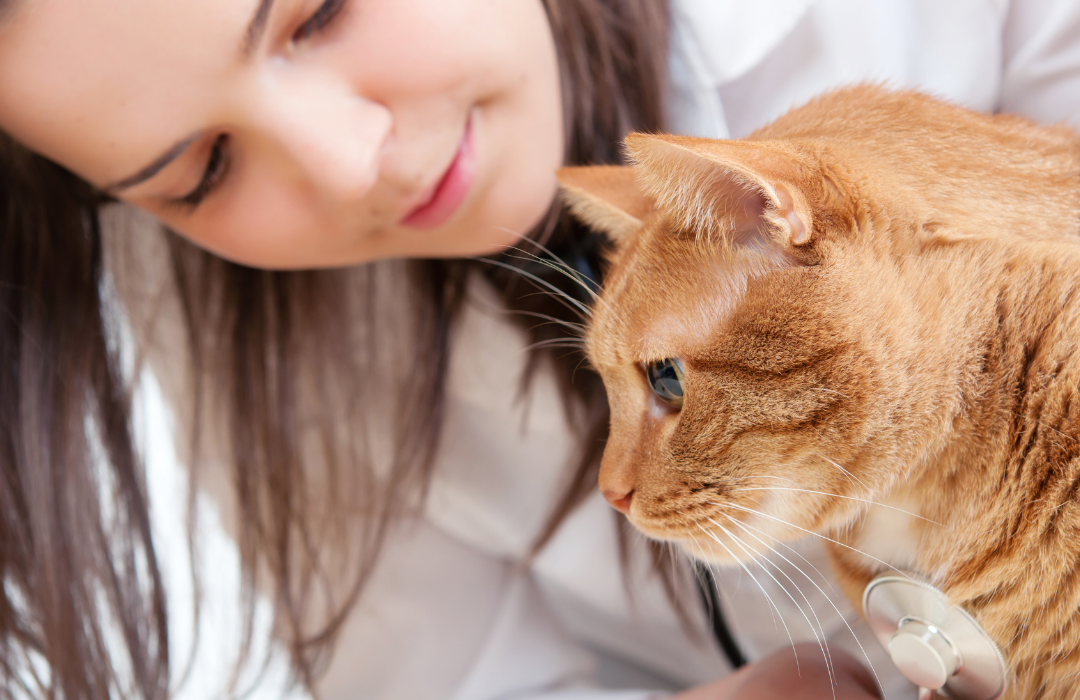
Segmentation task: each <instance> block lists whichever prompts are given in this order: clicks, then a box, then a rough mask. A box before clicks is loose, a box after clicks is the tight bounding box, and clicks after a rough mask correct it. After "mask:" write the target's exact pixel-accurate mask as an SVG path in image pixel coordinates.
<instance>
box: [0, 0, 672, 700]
mask: <svg viewBox="0 0 1080 700" xmlns="http://www.w3.org/2000/svg"><path fill="white" fill-rule="evenodd" d="M544 4H545V7H546V9H547V11H548V16H549V18H550V21H551V26H552V29H553V33H554V36H555V41H556V44H557V47H558V51H559V57H560V70H561V74H562V90H563V95H564V102H565V104H566V127H567V128H566V133H567V134H568V143H567V152H566V160H567V162H569V163H607V162H617V161H619V160H620V158H621V152H620V147H619V143H620V141H621V139H622V137H623V136H624V135H625V134H626V133H627V132H628V131H631V130H657V129H659V128H661V126H662V124H663V110H662V101H663V95H664V89H665V79H664V77H665V74H666V61H665V58H666V53H667V26H668V22H667V6H666V3H665V2H661V1H658V0H544ZM102 201H103V200H102V198H101V197H99V196H98V195H97V193H95V192H94V191H93V190H92V188H90V187H89V186H87V185H86V184H84V183H83V182H81V181H80V180H79V179H78V178H76V177H75V176H73V175H72V174H71V173H69V172H67V171H66V170H64V169H63V168H60V167H59V166H56V165H54V164H52V163H50V162H48V161H46V160H44V159H43V158H40V157H38V156H36V155H33V154H31V153H29V152H28V151H26V150H25V149H23V148H22V147H20V146H19V145H18V144H16V143H14V142H13V141H11V139H10V138H8V137H6V136H4V135H2V134H0V225H2V226H3V227H4V228H3V230H2V231H0V460H2V464H0V575H2V577H3V590H2V591H0V675H2V677H0V681H2V682H3V683H4V684H5V686H6V687H12V688H14V687H20V688H21V690H22V692H24V693H25V694H26V695H28V696H31V697H35V696H38V697H52V698H107V697H117V696H122V697H124V696H126V697H143V698H164V697H165V696H166V695H167V687H168V666H169V650H168V644H167V634H166V630H167V625H166V609H165V598H164V593H163V588H162V583H161V577H160V575H159V572H158V567H157V561H156V558H155V554H154V549H153V544H152V542H151V538H150V526H149V516H148V510H147V503H146V489H145V485H144V483H143V476H142V471H141V465H140V463H139V460H138V457H137V455H136V452H135V450H134V448H133V446H132V439H131V434H130V429H129V422H130V421H129V417H130V416H129V393H128V391H129V389H128V387H127V386H126V384H125V377H127V378H128V379H130V377H129V376H128V375H125V373H124V371H125V368H124V367H123V366H122V364H121V361H120V352H119V348H120V345H121V344H120V342H119V338H118V333H119V328H118V325H119V323H118V321H117V317H116V314H115V313H114V312H113V311H112V310H111V309H112V306H111V305H110V302H109V298H110V291H109V284H108V280H109V277H108V272H107V270H106V269H105V266H104V265H103V251H102V235H101V230H100V223H99V209H100V207H101V205H102ZM533 237H534V238H543V239H544V240H545V242H546V244H547V247H548V248H549V249H551V250H553V251H554V252H555V254H557V255H558V256H560V257H561V258H564V259H566V260H567V261H568V262H570V263H571V264H572V265H573V266H575V267H576V268H578V269H579V270H580V271H582V272H583V273H585V274H589V275H599V274H600V273H601V270H602V265H601V258H602V246H601V245H600V243H599V241H598V239H596V238H595V237H594V236H593V235H592V234H589V233H587V232H586V231H585V230H583V229H582V228H581V227H579V226H578V225H576V224H575V223H573V222H572V221H571V220H570V219H569V218H568V217H567V216H565V215H564V214H563V212H562V211H561V207H560V206H559V205H558V204H555V205H553V208H552V211H551V213H550V215H549V217H548V219H547V220H546V221H545V222H544V224H542V225H541V226H540V227H538V229H537V230H536V231H534V232H533ZM170 240H171V244H170V245H171V250H172V261H173V262H172V273H173V277H174V281H175V284H176V287H177V290H178V292H179V294H178V296H179V299H180V302H181V307H182V310H183V315H184V319H185V321H186V326H187V331H188V334H189V338H190V349H191V359H192V364H193V370H194V376H196V377H199V378H200V380H199V381H198V382H197V385H196V387H195V388H194V391H195V394H196V397H197V402H206V403H210V402H214V403H217V404H218V405H219V407H220V408H221V409H222V411H223V414H222V415H226V416H228V420H229V421H230V423H229V426H228V429H227V430H226V431H223V432H225V433H227V435H228V438H229V443H230V444H229V445H228V448H229V454H230V455H231V460H230V467H229V468H230V477H231V482H232V486H233V487H234V490H235V494H236V499H237V500H236V502H237V506H238V508H237V521H238V522H237V532H238V544H239V548H240V553H241V563H242V570H243V572H244V590H245V597H246V608H247V619H248V621H249V624H248V631H249V633H250V629H251V626H250V620H251V615H252V614H253V609H254V608H253V601H254V593H253V591H254V590H255V589H256V587H261V588H262V590H269V591H271V592H272V602H273V603H274V607H275V611H276V627H275V629H276V631H277V634H278V636H279V637H280V638H281V639H282V640H284V642H285V643H286V644H287V645H288V648H289V651H290V654H291V658H292V662H293V668H294V670H295V673H296V680H298V681H299V682H301V683H303V684H306V685H308V686H309V687H310V686H311V685H312V684H313V681H314V680H315V678H316V676H317V674H318V672H319V669H320V663H321V662H323V661H325V659H326V657H327V654H326V652H327V651H328V650H329V649H330V647H331V645H332V642H333V640H334V637H335V634H336V631H337V629H338V627H339V626H340V623H341V621H342V620H343V618H344V617H345V616H346V614H347V613H348V611H349V609H350V608H351V606H352V605H353V604H354V603H355V601H356V599H357V597H358V596H359V595H360V592H361V591H362V589H363V587H364V584H365V582H366V579H367V577H368V575H369V573H370V572H371V570H372V568H373V567H374V565H375V561H376V558H377V555H378V552H379V549H380V547H381V545H382V543H383V542H384V540H385V538H386V534H387V533H388V532H389V529H390V527H391V526H392V524H393V523H394V522H395V521H396V520H398V519H399V517H400V516H401V515H402V514H403V513H406V512H408V511H409V510H411V509H416V508H418V507H420V506H421V505H422V502H423V496H424V493H425V489H426V486H427V484H428V482H429V481H430V477H431V473H432V465H433V460H434V455H435V451H436V447H437V444H438V439H439V434H440V427H441V424H442V418H443V404H444V401H443V398H444V394H445V384H444V378H445V376H446V369H447V363H448V357H449V352H450V350H449V348H450V336H451V330H452V328H453V325H454V320H455V317H456V314H457V312H458V310H459V309H460V307H461V305H462V302H463V298H464V294H465V288H466V284H467V281H468V279H469V277H470V276H471V275H473V274H476V273H477V272H479V273H480V274H484V275H487V276H488V277H489V278H490V279H491V280H492V281H494V282H495V284H496V286H497V288H498V289H499V290H500V291H501V292H502V294H503V296H504V298H505V301H506V304H507V305H508V306H509V307H510V308H511V309H512V310H517V311H524V312H528V313H526V314H522V315H520V316H518V318H520V319H522V323H524V324H526V326H527V327H528V328H529V330H530V333H531V334H532V335H533V336H534V338H535V339H536V340H537V341H542V340H547V341H552V340H554V341H557V340H558V339H559V338H562V337H566V336H567V335H568V334H567V331H565V330H563V328H564V327H563V326H560V325H557V324H546V325H538V324H536V323H535V318H534V317H532V316H530V315H528V314H531V313H541V314H546V315H549V316H551V317H554V318H557V319H566V317H567V316H568V312H567V311H566V310H565V308H564V307H563V306H562V305H560V304H558V303H556V302H554V301H552V300H551V299H549V298H545V297H543V296H537V295H535V294H532V291H533V290H532V289H531V288H528V287H527V286H525V285H523V284H522V283H521V278H520V276H518V275H514V274H512V273H510V272H508V271H506V270H505V268H502V267H498V266H492V265H490V264H488V263H486V262H480V261H446V260H418V261H413V262H411V263H408V266H407V274H408V277H409V280H410V284H409V288H410V291H409V296H410V298H409V299H406V300H400V299H399V300H396V301H395V303H396V304H398V307H399V308H400V305H402V304H408V305H409V306H410V308H411V309H415V310H416V312H415V314H413V315H412V316H413V327H412V328H410V329H409V332H410V333H411V334H412V338H413V341H414V342H413V343H412V344H411V346H412V347H414V348H415V349H416V350H415V356H414V357H412V358H409V362H410V363H411V365H410V370H411V371H410V372H408V373H407V376H406V377H405V379H403V380H401V382H399V383H398V384H395V385H394V386H395V391H394V392H393V393H394V396H395V400H394V415H395V416H397V418H398V419H397V420H396V421H395V425H397V426H398V432H397V433H396V435H395V436H394V439H393V440H392V441H391V442H392V444H391V446H392V450H391V452H392V459H391V462H392V464H391V465H390V467H389V469H388V470H386V471H385V473H384V472H379V474H380V475H379V476H377V475H376V470H375V468H374V467H373V464H372V459H373V458H372V457H371V455H370V454H368V452H367V451H365V449H364V448H363V444H362V443H363V441H362V440H361V441H359V442H358V441H357V440H355V439H343V438H347V437H349V435H348V434H350V433H356V432H357V431H360V432H362V431H363V430H364V428H363V425H364V423H363V421H364V414H365V411H364V410H363V408H364V404H365V401H366V400H367V399H368V398H372V399H373V400H377V399H379V397H377V396H375V394H377V393H378V392H377V391H376V389H374V388H373V387H372V381H373V375H372V372H374V371H376V370H377V366H376V365H377V358H378V356H379V349H378V347H377V346H378V336H379V332H380V329H379V327H378V324H379V323H380V322H381V320H380V319H379V318H378V317H379V308H380V304H381V303H384V302H385V300H380V299H378V298H377V297H378V289H379V284H378V276H379V274H380V272H379V266H369V267H367V268H362V269H355V270H349V271H322V272H269V271H263V270H255V269H251V268H246V267H242V266H239V265H235V264H232V263H228V262H225V261H223V260H220V259H217V258H214V257H213V256H211V255H209V254H207V253H205V252H203V251H200V250H198V249H196V248H194V247H193V246H191V245H190V244H187V243H185V242H184V241H182V240H181V239H179V238H177V237H171V239H170ZM498 262H502V263H505V264H506V265H510V266H514V267H522V266H526V265H527V264H528V263H527V262H523V261H522V260H520V259H519V258H517V257H514V256H504V258H503V259H502V260H500V261H498ZM541 267H542V266H541ZM543 269H545V270H546V269H547V268H543ZM531 271H532V272H535V271H541V270H540V268H539V267H538V268H537V270H531ZM597 279H598V277H597ZM549 281H550V282H551V283H552V284H554V285H556V286H558V287H560V288H561V289H564V290H565V291H566V293H568V294H580V293H581V292H580V290H577V289H575V285H574V284H572V283H570V282H569V281H567V280H565V279H564V278H561V277H560V276H557V275H555V276H551V277H550V279H549ZM342 299H352V300H354V301H352V302H350V303H340V300H342ZM357 314H359V317H360V318H362V319H365V320H366V322H365V323H360V324H358V323H356V321H355V319H356V318H357ZM346 319H351V320H350V321H349V322H346ZM530 319H531V320H530ZM540 352H543V351H542V350H537V351H536V353H537V354H539V353H540ZM537 356H538V355H537ZM553 359H554V360H555V366H556V369H557V373H558V376H559V377H560V380H561V382H562V385H563V387H564V389H565V394H566V397H567V406H568V410H573V411H580V412H582V418H583V420H581V421H578V422H579V423H581V424H585V425H587V426H588V428H587V429H586V430H585V431H584V432H583V435H582V440H583V443H582V444H583V447H584V449H583V450H582V453H581V455H582V456H581V460H580V462H579V464H578V465H577V466H576V468H575V470H574V472H573V473H572V474H571V475H569V476H570V478H569V479H568V485H567V490H566V493H565V495H564V497H563V498H562V500H561V501H560V502H559V503H558V504H556V507H555V508H554V509H553V511H552V516H551V519H550V521H549V524H548V526H547V528H546V529H545V531H544V533H542V534H541V537H540V539H539V541H538V543H537V545H538V546H540V545H542V544H543V542H544V541H546V539H547V538H548V537H550V535H551V533H553V532H554V530H555V528H556V527H557V525H558V523H559V522H560V521H561V520H562V519H563V518H564V517H565V515H566V514H568V513H569V512H570V511H571V510H572V509H573V507H574V506H575V505H576V504H577V503H578V502H580V500H581V498H582V497H583V496H584V495H585V494H586V493H588V490H589V489H590V488H591V485H592V483H593V482H594V480H595V467H596V464H597V461H598V457H599V454H600V451H601V449H602V442H603V438H604V437H605V434H606V428H607V406H606V402H605V399H604V393H603V388H602V386H601V385H600V383H599V381H598V380H597V379H596V378H595V377H594V376H593V375H591V373H589V372H588V371H585V370H581V369H578V365H579V363H580V357H578V356H572V357H571V356H568V355H567V354H566V353H565V352H561V353H557V354H555V355H553ZM398 361H399V362H401V361H402V360H401V359H399V360H398ZM575 370H576V371H575ZM323 394H326V395H329V394H336V395H337V396H336V397H335V400H333V401H325V402H322V401H320V396H322V395H323ZM342 396H344V397H345V399H344V400H342ZM197 405H202V404H201V403H198V404H197ZM318 406H335V407H341V406H345V407H347V409H348V411H349V412H348V414H347V415H325V416H324V415H320V414H319V409H318V408H317V407H318ZM313 407H314V408H313ZM313 424H314V425H318V426H319V431H317V432H316V434H314V435H312V431H311V430H310V429H309V428H307V427H306V426H310V425H313ZM198 438H199V436H198V435H195V436H192V448H193V450H192V452H191V459H192V462H193V465H192V466H193V468H194V467H196V466H197V463H198V461H199V440H198ZM357 444H359V445H360V447H356V445H357ZM343 445H345V447H343ZM312 450H314V452H315V453H317V455H318V456H319V458H320V459H319V464H320V471H319V472H318V477H317V478H313V477H312V473H311V463H310V455H311V454H312ZM305 464H307V467H305ZM197 473H198V470H197V469H195V474H196V475H197ZM355 513H362V514H363V524H364V527H363V528H362V530H360V531H359V532H360V535H359V539H360V540H361V541H359V542H357V537H358V535H357V532H358V531H357V530H356V529H347V527H346V525H345V524H344V523H346V522H348V521H350V519H355V515H354V514H355ZM346 533H348V538H349V550H348V551H351V552H356V553H358V554H357V555H356V557H355V561H351V562H348V563H347V564H345V565H341V566H339V567H337V568H336V569H335V570H334V571H330V570H328V568H327V564H326V562H325V561H324V559H325V557H320V555H319V553H320V551H323V550H324V549H325V548H326V547H328V546H331V547H332V546H333V544H334V543H340V542H342V541H344V540H345V539H346ZM334 549H335V551H346V550H345V549H344V548H342V547H334ZM343 573H344V574H347V575H348V579H347V580H348V581H349V585H347V586H346V590H345V591H344V592H343V593H342V592H340V591H339V592H338V593H337V596H336V597H334V596H333V595H331V594H330V593H329V591H331V590H334V586H333V585H331V583H329V582H330V581H331V580H340V576H341V575H343ZM312 619H316V620H317V624H315V625H314V626H313V625H312V622H311V620H312ZM114 630H115V631H118V632H119V638H120V639H121V640H122V642H121V643H119V644H117V643H116V642H115V641H113V640H112V638H113V637H115V635H114ZM117 647H119V648H117ZM118 654H123V655H124V656H123V658H119V657H118ZM35 669H37V670H38V671H40V673H38V675H37V676H36V677H35V675H34V673H33V672H34V670H35ZM43 669H47V670H43ZM117 669H124V671H123V672H120V671H118V670H117Z"/></svg>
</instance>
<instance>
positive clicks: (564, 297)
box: [473, 258, 592, 318]
mask: <svg viewBox="0 0 1080 700" xmlns="http://www.w3.org/2000/svg"><path fill="white" fill-rule="evenodd" d="M473 260H477V261H479V262H483V263H487V264H488V265H494V266H495V267H501V268H503V269H504V270H509V271H511V272H515V273H517V274H519V275H521V276H522V277H524V278H525V279H528V280H531V281H532V282H533V283H535V284H538V285H540V286H542V287H544V288H545V289H548V290H549V291H551V292H552V293H553V294H554V297H555V299H556V300H558V301H559V302H560V303H561V304H563V305H564V306H566V307H567V308H568V309H571V310H573V311H576V312H578V313H580V314H581V315H582V316H583V317H584V318H589V317H591V316H592V311H591V310H590V309H589V307H587V306H585V305H584V304H582V303H581V302H580V301H578V300H577V299H575V298H574V297H572V296H570V295H569V294H567V293H566V292H564V291H563V290H561V289H559V288H558V287H556V286H555V285H553V284H552V283H551V282H548V281H547V280H544V279H541V278H539V277H537V276H536V275H534V274H532V273H531V272H526V271H525V270H522V269H521V268H519V267H514V266H513V265H510V264H509V263H504V262H502V261H501V260H492V259H490V258H473Z"/></svg>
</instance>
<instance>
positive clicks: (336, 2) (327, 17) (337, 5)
mask: <svg viewBox="0 0 1080 700" xmlns="http://www.w3.org/2000/svg"><path fill="white" fill-rule="evenodd" d="M345 2H346V0H325V2H323V4H322V5H320V6H319V9H317V10H315V14H313V15H311V17H309V18H308V20H307V21H306V22H304V23H303V24H301V25H300V27H299V28H298V29H297V30H296V32H295V33H293V37H292V40H293V41H303V40H304V39H307V38H308V37H310V36H311V35H312V34H316V33H318V32H321V31H322V30H324V29H326V27H327V26H328V25H329V24H330V23H331V22H333V21H334V19H336V18H337V16H338V15H339V14H340V13H341V10H342V9H343V8H344V7H345Z"/></svg>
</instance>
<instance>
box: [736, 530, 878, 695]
mask: <svg viewBox="0 0 1080 700" xmlns="http://www.w3.org/2000/svg"><path fill="white" fill-rule="evenodd" d="M722 515H723V516H724V517H725V518H727V519H728V520H730V521H731V522H733V523H735V524H736V525H737V526H739V527H740V528H742V529H743V530H744V531H747V530H754V531H756V532H759V533H761V534H762V535H765V534H766V533H765V532H763V531H761V530H758V529H757V528H756V527H754V526H752V525H747V524H746V523H743V522H740V521H739V520H738V519H736V518H733V517H731V516H730V515H728V514H727V513H722ZM746 534H748V535H750V536H751V537H753V538H754V539H755V540H757V541H758V542H761V544H763V545H764V546H766V547H768V548H769V549H770V550H771V551H772V552H773V553H775V554H776V556H778V557H780V558H781V559H783V560H784V561H786V562H787V563H788V564H790V565H791V566H793V567H794V568H795V570H796V571H798V572H799V573H800V574H802V575H803V576H804V577H806V580H807V581H809V582H810V583H811V585H813V586H814V588H816V589H817V590H818V592H819V593H821V595H822V597H824V598H825V600H827V601H828V603H829V605H831V606H832V608H833V610H835V611H836V614H837V616H838V617H839V618H840V621H841V622H843V623H844V627H846V628H847V631H848V632H849V633H850V634H851V638H852V639H854V640H855V644H857V645H858V647H859V651H861V652H862V655H863V658H865V659H866V664H867V665H868V666H869V667H870V672H871V673H873V674H874V680H875V681H876V682H877V684H878V688H879V689H881V690H882V693H883V694H884V687H883V686H882V685H881V677H880V676H878V672H877V669H875V668H874V662H873V661H871V660H870V655H869V654H868V653H867V652H866V649H865V648H864V647H863V645H862V642H860V641H859V637H858V635H856V634H855V630H853V629H852V628H851V625H850V624H848V621H847V618H845V617H844V613H842V612H840V608H838V607H836V603H834V602H833V600H832V598H831V597H829V594H828V593H826V592H825V591H824V590H823V589H822V588H821V586H819V585H818V584H817V581H815V580H814V579H813V577H811V576H810V575H809V574H807V573H806V572H805V571H803V570H802V567H800V566H799V565H798V564H796V563H795V562H793V561H791V560H790V559H788V558H787V557H785V556H784V555H783V554H781V553H780V552H779V550H777V549H776V548H775V547H772V546H771V545H769V544H767V543H766V542H765V541H764V540H762V539H761V538H759V537H757V536H756V535H754V534H753V533H752V532H747V533H746ZM776 543H777V544H779V545H780V546H781V547H784V548H785V549H787V550H788V551H790V552H791V553H792V554H794V555H795V556H797V557H799V558H800V559H802V560H803V561H804V562H806V563H807V564H808V565H809V566H810V568H811V569H813V570H814V572H815V573H817V575H818V576H820V577H821V579H822V580H823V581H825V585H827V586H828V587H829V588H830V589H832V590H833V592H834V593H835V592H836V589H835V588H833V586H832V584H831V583H829V579H828V578H826V576H825V575H824V574H822V573H821V571H819V570H818V568H817V567H816V566H814V564H813V562H811V561H810V560H809V559H807V558H806V557H804V556H803V555H801V554H799V553H798V552H797V551H795V550H794V549H792V548H791V547H790V546H788V545H787V544H785V543H783V542H776ZM811 609H813V608H811Z"/></svg>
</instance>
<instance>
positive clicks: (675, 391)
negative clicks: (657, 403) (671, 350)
mask: <svg viewBox="0 0 1080 700" xmlns="http://www.w3.org/2000/svg"><path fill="white" fill-rule="evenodd" d="M645 373H646V375H647V376H648V378H649V386H650V387H652V390H653V392H655V393H656V395H657V397H659V398H660V400H661V401H663V402H664V403H666V404H668V405H670V406H672V407H674V408H681V407H682V403H683V391H684V388H683V372H682V365H681V364H680V363H679V361H678V360H676V359H675V358H673V357H669V358H668V359H666V360H660V361H659V362H654V363H652V364H651V365H649V366H648V367H647V368H646V372H645Z"/></svg>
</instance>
